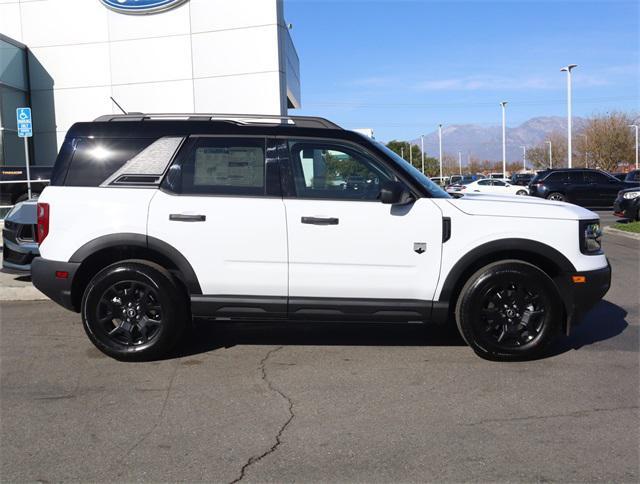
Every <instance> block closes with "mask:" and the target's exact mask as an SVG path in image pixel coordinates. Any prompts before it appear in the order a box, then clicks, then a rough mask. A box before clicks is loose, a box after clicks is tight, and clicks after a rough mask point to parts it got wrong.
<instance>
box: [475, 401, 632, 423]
mask: <svg viewBox="0 0 640 484" xmlns="http://www.w3.org/2000/svg"><path fill="white" fill-rule="evenodd" d="M638 408H640V407H638V406H637V405H636V406H631V407H614V408H590V409H587V410H576V411H575V412H568V413H556V414H551V415H530V416H527V417H512V418H488V419H485V420H479V421H477V422H471V423H468V424H464V425H465V426H473V425H483V424H486V423H492V422H518V421H522V420H542V419H546V418H560V417H584V416H585V415H588V414H590V413H596V412H617V411H620V410H637V409H638Z"/></svg>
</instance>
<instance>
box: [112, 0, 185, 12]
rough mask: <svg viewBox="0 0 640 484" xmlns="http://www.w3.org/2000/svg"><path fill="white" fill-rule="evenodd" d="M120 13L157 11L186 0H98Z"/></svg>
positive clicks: (167, 8) (175, 5)
mask: <svg viewBox="0 0 640 484" xmlns="http://www.w3.org/2000/svg"><path fill="white" fill-rule="evenodd" d="M100 1H101V2H102V3H103V4H104V5H106V6H107V7H109V8H110V9H111V10H115V11H116V12H120V13H134V14H135V13H142V14H144V13H157V12H162V11H164V10H169V9H170V8H173V7H177V6H178V5H180V4H181V3H184V2H185V1H186V0H100Z"/></svg>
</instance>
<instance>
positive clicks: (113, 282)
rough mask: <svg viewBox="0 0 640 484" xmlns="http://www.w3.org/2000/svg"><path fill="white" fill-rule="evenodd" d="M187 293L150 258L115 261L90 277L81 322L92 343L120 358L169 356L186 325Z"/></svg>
mask: <svg viewBox="0 0 640 484" xmlns="http://www.w3.org/2000/svg"><path fill="white" fill-rule="evenodd" d="M187 314H188V312H187V307H186V301H185V297H184V295H183V293H182V291H181V290H180V288H179V287H178V286H177V284H176V282H175V280H174V278H173V277H172V276H171V274H170V273H169V272H168V271H167V270H165V269H164V268H163V267H161V266H159V265H157V264H154V263H152V262H148V261H142V260H126V261H122V262H116V263H115V264H112V265H110V266H108V267H106V268H105V269H103V270H102V271H100V272H99V273H98V274H96V275H95V276H94V277H93V279H91V281H90V282H89V285H88V286H87V288H86V290H85V292H84V296H83V298H82V322H83V326H84V329H85V331H86V333H87V336H89V339H90V340H91V342H92V343H93V344H94V345H95V346H96V347H97V348H98V349H99V350H100V351H102V352H103V353H105V354H107V355H109V356H111V357H113V358H116V359H119V360H149V359H156V358H160V357H162V356H165V355H166V354H167V353H168V352H169V351H170V350H171V348H172V347H173V346H174V345H175V344H176V343H177V342H178V340H179V339H180V336H181V335H182V332H183V330H184V327H185V322H186V315H187Z"/></svg>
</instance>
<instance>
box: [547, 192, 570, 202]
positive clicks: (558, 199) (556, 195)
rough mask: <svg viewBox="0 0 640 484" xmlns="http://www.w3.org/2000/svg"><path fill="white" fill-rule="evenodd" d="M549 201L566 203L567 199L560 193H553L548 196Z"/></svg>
mask: <svg viewBox="0 0 640 484" xmlns="http://www.w3.org/2000/svg"><path fill="white" fill-rule="evenodd" d="M547 200H553V201H555V202H566V201H567V197H565V196H564V195H563V194H562V193H560V192H551V193H550V194H549V195H547Z"/></svg>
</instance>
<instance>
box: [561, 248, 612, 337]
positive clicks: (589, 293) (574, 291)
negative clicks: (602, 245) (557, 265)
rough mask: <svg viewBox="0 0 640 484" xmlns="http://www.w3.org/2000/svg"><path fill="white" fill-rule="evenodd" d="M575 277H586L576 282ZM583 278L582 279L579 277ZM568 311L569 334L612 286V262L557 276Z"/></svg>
mask: <svg viewBox="0 0 640 484" xmlns="http://www.w3.org/2000/svg"><path fill="white" fill-rule="evenodd" d="M574 277H577V278H584V279H583V280H584V282H575V281H574ZM578 280H582V279H578ZM555 282H556V284H557V286H558V288H559V289H560V292H561V294H562V298H563V299H564V304H565V309H566V311H567V328H566V329H567V334H569V333H570V332H571V328H572V327H573V326H575V325H577V324H580V322H581V321H582V319H583V318H584V316H585V314H587V312H589V310H590V309H591V308H592V307H593V306H595V305H596V304H597V303H598V302H599V301H600V300H601V299H602V298H603V297H604V295H605V294H606V293H607V291H609V288H610V287H611V264H609V261H607V266H606V267H603V268H602V269H597V270H595V271H586V272H572V273H564V274H562V275H561V276H559V277H558V278H556V281H555Z"/></svg>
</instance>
